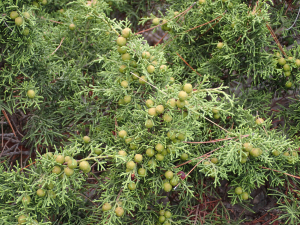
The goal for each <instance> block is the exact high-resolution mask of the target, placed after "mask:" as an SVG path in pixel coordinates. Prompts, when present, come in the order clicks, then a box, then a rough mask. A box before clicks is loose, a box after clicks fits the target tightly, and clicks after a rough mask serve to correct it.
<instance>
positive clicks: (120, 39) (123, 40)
mask: <svg viewBox="0 0 300 225" xmlns="http://www.w3.org/2000/svg"><path fill="white" fill-rule="evenodd" d="M126 42H127V41H126V38H124V37H118V38H117V45H119V46H124V45H126Z"/></svg>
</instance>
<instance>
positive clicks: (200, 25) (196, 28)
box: [184, 11, 226, 32]
mask: <svg viewBox="0 0 300 225" xmlns="http://www.w3.org/2000/svg"><path fill="white" fill-rule="evenodd" d="M225 13H226V11H225V12H224V13H223V15H224V14H225ZM223 15H220V16H218V17H217V18H215V19H213V20H211V21H208V22H206V23H203V24H201V25H199V26H196V27H193V28H191V29H189V30H186V31H184V32H189V31H191V30H194V29H197V28H199V27H203V26H205V25H207V24H210V23H212V22H214V21H215V20H218V19H219V18H221V17H222V16H223Z"/></svg>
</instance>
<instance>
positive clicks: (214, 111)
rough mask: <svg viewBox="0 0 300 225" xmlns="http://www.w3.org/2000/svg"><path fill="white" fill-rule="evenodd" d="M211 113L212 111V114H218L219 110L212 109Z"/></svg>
mask: <svg viewBox="0 0 300 225" xmlns="http://www.w3.org/2000/svg"><path fill="white" fill-rule="evenodd" d="M211 111H212V113H213V114H218V113H219V110H217V109H215V108H213V109H212V110H211Z"/></svg>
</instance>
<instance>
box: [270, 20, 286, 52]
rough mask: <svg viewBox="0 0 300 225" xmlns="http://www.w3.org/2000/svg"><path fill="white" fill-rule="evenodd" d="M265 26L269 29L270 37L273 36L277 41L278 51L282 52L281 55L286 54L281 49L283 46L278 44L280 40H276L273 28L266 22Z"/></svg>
mask: <svg viewBox="0 0 300 225" xmlns="http://www.w3.org/2000/svg"><path fill="white" fill-rule="evenodd" d="M266 26H267V28H268V29H269V31H270V32H271V35H272V37H273V38H274V40H275V42H276V43H277V45H278V47H279V49H280V51H281V52H282V54H283V55H285V56H287V54H286V53H285V52H284V51H283V48H282V46H281V44H280V42H279V41H278V39H277V37H276V34H275V33H274V31H273V29H272V28H271V26H270V25H269V23H266Z"/></svg>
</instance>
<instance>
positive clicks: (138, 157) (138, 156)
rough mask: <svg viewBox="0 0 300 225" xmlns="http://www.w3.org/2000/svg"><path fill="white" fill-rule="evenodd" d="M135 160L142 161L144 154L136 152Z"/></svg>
mask: <svg viewBox="0 0 300 225" xmlns="http://www.w3.org/2000/svg"><path fill="white" fill-rule="evenodd" d="M134 161H135V162H136V163H141V162H142V161H143V156H142V155H141V154H136V155H135V156H134Z"/></svg>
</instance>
